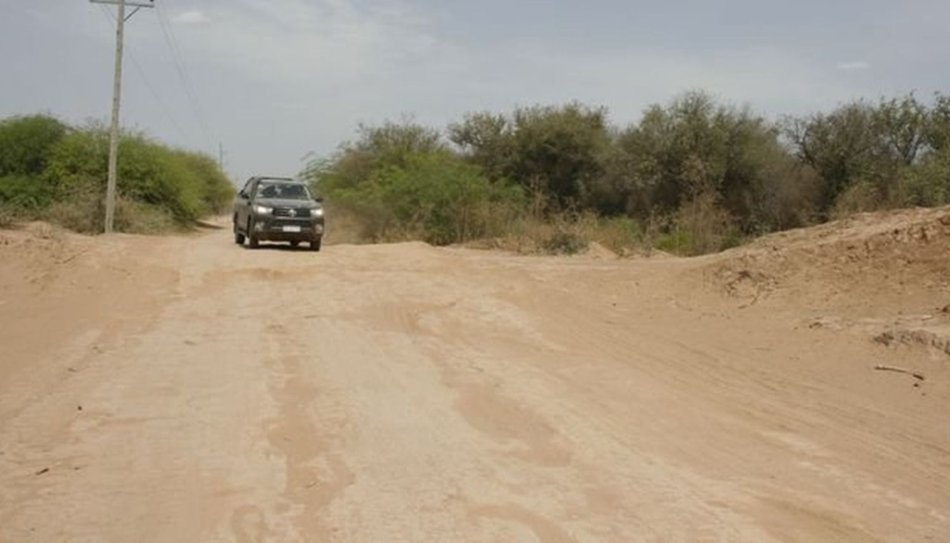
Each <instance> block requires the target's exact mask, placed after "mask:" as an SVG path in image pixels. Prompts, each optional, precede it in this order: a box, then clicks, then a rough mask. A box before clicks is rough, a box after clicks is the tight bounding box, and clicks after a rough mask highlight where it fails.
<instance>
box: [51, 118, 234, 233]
mask: <svg viewBox="0 0 950 543" xmlns="http://www.w3.org/2000/svg"><path fill="white" fill-rule="evenodd" d="M119 156H120V160H119V170H118V193H119V194H120V195H121V196H122V197H124V198H125V199H127V200H129V201H131V202H138V203H141V204H146V205H149V206H153V207H156V208H160V209H162V210H164V211H163V213H164V214H165V215H168V216H170V217H172V218H173V219H174V220H175V221H176V222H178V223H179V224H182V225H187V224H191V223H193V222H194V221H195V220H196V219H198V218H199V217H201V216H203V215H207V214H211V213H218V212H220V211H221V210H222V209H224V207H225V206H226V205H227V203H228V202H229V201H230V199H231V196H232V194H233V189H232V188H231V185H230V183H229V182H228V181H227V178H226V177H225V176H224V174H223V173H222V172H221V171H220V170H218V168H217V166H215V165H214V161H213V160H212V159H210V158H208V157H205V156H203V155H199V154H195V153H189V152H185V151H179V150H173V149H169V148H168V147H165V146H163V145H160V144H158V143H155V142H153V141H150V140H148V139H147V138H145V137H143V136H139V135H131V136H125V137H123V139H122V140H121V142H120V145H119ZM107 175H108V136H107V135H106V134H105V133H104V132H102V131H101V130H97V129H90V130H84V131H77V132H74V133H72V134H70V135H68V136H66V137H65V138H64V139H63V140H62V141H61V142H60V143H59V144H58V145H57V146H56V147H55V148H54V149H53V152H52V153H51V156H50V164H49V167H48V168H47V171H46V176H47V178H48V179H50V184H51V185H53V186H55V190H56V194H57V197H58V199H60V200H62V199H64V198H72V197H74V196H73V195H74V194H77V193H78V194H86V195H88V194H97V195H99V194H105V182H106V178H107ZM67 207H68V206H67ZM80 207H82V206H80ZM69 222H73V221H69ZM118 228H119V226H118V224H117V229H118Z"/></svg>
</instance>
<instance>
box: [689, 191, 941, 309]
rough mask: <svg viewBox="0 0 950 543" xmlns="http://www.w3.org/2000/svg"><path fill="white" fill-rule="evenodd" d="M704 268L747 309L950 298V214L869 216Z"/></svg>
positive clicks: (773, 240) (765, 241)
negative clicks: (785, 298)
mask: <svg viewBox="0 0 950 543" xmlns="http://www.w3.org/2000/svg"><path fill="white" fill-rule="evenodd" d="M701 269H702V273H703V275H704V277H705V278H706V280H707V281H710V282H712V283H713V284H715V285H716V287H717V288H718V289H720V290H721V291H723V292H724V293H725V294H727V295H728V296H731V297H734V298H738V299H741V300H743V301H744V302H745V303H755V302H758V301H761V300H763V299H765V298H769V297H772V296H774V295H776V294H778V293H780V292H784V293H785V294H787V295H791V296H795V297H804V298H805V299H806V300H810V301H820V300H825V299H828V298H839V299H840V298H843V297H852V298H855V297H858V298H860V297H866V296H873V297H878V296H880V295H886V294H903V295H914V296H920V295H923V294H924V293H930V294H935V293H943V294H950V207H943V208H937V209H910V210H900V211H890V212H883V213H865V214H860V215H856V216H854V217H851V218H849V219H845V220H842V221H836V222H832V223H828V224H824V225H821V226H817V227H813V228H805V229H798V230H792V231H788V232H782V233H778V234H773V235H770V236H765V237H763V238H761V239H759V240H757V241H755V242H753V243H752V244H750V245H748V246H745V247H741V248H738V249H734V250H732V251H727V252H725V253H722V254H720V255H715V256H712V257H706V262H704V263H703V265H702V266H701ZM948 298H950V296H948ZM948 301H950V300H948Z"/></svg>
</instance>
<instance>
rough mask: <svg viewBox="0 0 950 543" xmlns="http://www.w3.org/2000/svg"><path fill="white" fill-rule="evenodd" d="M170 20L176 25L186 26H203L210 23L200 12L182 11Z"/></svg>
mask: <svg viewBox="0 0 950 543" xmlns="http://www.w3.org/2000/svg"><path fill="white" fill-rule="evenodd" d="M172 20H173V21H174V22H176V23H180V24H186V25H195V24H203V23H208V22H210V21H211V19H209V18H208V16H207V15H205V14H204V13H202V12H200V11H184V12H182V13H179V14H178V15H176V16H175V18H174V19H172Z"/></svg>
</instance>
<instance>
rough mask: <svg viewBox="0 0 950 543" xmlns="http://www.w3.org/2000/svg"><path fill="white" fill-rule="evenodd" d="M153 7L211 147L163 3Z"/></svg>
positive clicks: (191, 103)
mask: <svg viewBox="0 0 950 543" xmlns="http://www.w3.org/2000/svg"><path fill="white" fill-rule="evenodd" d="M155 7H156V9H155V11H156V12H157V13H158V23H159V26H160V27H161V29H162V36H163V37H164V38H165V44H166V45H167V46H168V50H169V52H170V53H171V57H172V63H173V64H174V66H175V71H176V72H177V73H178V78H179V80H180V81H181V84H182V88H183V89H184V91H185V95H186V97H187V98H188V102H189V104H190V106H191V110H192V113H193V114H194V116H195V119H196V121H197V124H198V126H199V127H200V128H201V131H202V133H203V134H204V136H205V138H206V139H207V140H208V143H209V145H210V146H211V147H212V148H213V147H214V139H213V138H212V137H211V135H210V131H209V130H208V123H207V122H205V117H204V115H203V113H202V110H201V103H200V101H199V100H198V97H197V93H196V92H195V88H194V84H193V83H192V79H191V77H190V75H189V73H188V69H187V67H186V65H185V62H184V60H183V58H182V54H181V49H180V48H179V47H178V40H177V39H176V37H175V31H174V29H173V28H172V25H171V23H170V22H169V20H168V16H167V14H166V13H165V8H164V7H163V4H162V3H160V2H159V3H157V4H156V6H155Z"/></svg>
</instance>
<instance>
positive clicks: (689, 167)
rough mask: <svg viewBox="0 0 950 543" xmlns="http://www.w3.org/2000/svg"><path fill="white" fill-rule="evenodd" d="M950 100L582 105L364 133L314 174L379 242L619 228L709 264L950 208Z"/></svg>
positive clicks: (702, 97)
mask: <svg viewBox="0 0 950 543" xmlns="http://www.w3.org/2000/svg"><path fill="white" fill-rule="evenodd" d="M948 142H950V96H948V95H943V94H937V95H935V96H934V97H933V99H932V100H929V101H925V100H922V99H920V98H918V97H917V96H915V95H913V94H911V95H907V96H903V97H900V98H892V99H880V100H878V101H876V102H871V101H867V100H857V101H853V102H850V103H847V104H843V105H841V106H839V107H837V108H835V109H834V110H832V111H830V112H826V113H815V114H812V115H807V116H801V117H783V118H781V119H779V120H777V121H776V120H769V119H766V118H765V117H764V116H762V115H760V114H758V113H756V112H754V111H753V110H751V109H750V108H748V107H736V106H732V105H728V104H723V103H721V102H720V101H717V100H716V99H715V98H713V97H712V96H711V95H709V94H707V93H704V92H689V93H685V94H683V95H681V96H678V97H677V98H675V99H673V100H672V101H671V102H669V103H668V104H665V105H652V106H650V107H648V108H647V109H646V110H645V111H644V112H643V115H642V118H641V119H640V120H639V122H636V123H633V124H631V125H629V126H626V127H617V126H614V125H613V124H612V123H611V122H610V119H609V116H608V112H607V110H606V109H605V108H601V107H590V106H586V105H583V104H580V103H570V104H566V105H560V106H535V107H522V108H517V109H515V110H514V111H513V112H512V113H510V114H498V113H491V112H479V113H471V114H468V115H466V116H464V118H463V119H461V120H460V121H458V122H454V123H451V124H450V125H449V126H447V127H446V128H445V129H444V130H439V129H435V128H431V127H426V126H422V125H420V124H418V123H415V122H413V121H411V120H409V121H402V122H386V123H383V124H381V125H376V126H361V127H360V128H359V130H358V135H357V138H356V139H355V140H354V141H350V142H346V143H343V144H342V145H341V146H340V147H339V149H338V151H337V152H336V153H334V154H333V155H332V156H330V157H326V158H323V159H320V160H316V161H313V162H312V163H311V164H310V165H309V166H308V168H307V170H306V171H305V172H304V173H305V175H307V176H308V177H309V178H310V180H311V181H312V182H313V184H314V186H315V190H317V191H319V192H322V193H324V194H325V195H326V196H327V198H328V200H329V201H330V202H331V204H335V205H336V206H337V207H338V208H339V209H341V210H345V211H348V212H350V213H352V214H354V215H355V216H357V217H358V218H359V219H360V220H361V222H362V225H363V227H364V232H365V235H366V237H367V238H369V239H375V240H379V239H401V238H407V237H415V238H422V239H425V240H427V241H430V242H433V243H440V244H443V243H457V242H465V241H468V240H471V239H475V238H479V237H484V236H499V235H505V234H507V233H510V232H509V231H510V230H511V229H512V228H523V225H524V224H525V222H526V221H548V222H551V221H554V222H564V221H567V222H570V221H571V220H575V221H576V220H578V219H579V218H583V217H586V218H587V219H588V222H589V221H590V220H593V221H594V222H598V223H601V224H603V223H605V222H610V221H613V222H615V223H616V222H618V221H619V222H620V223H622V224H624V225H626V226H625V230H627V231H629V232H630V236H631V243H634V242H642V241H643V238H644V237H645V236H647V234H650V236H649V237H650V240H651V241H652V242H654V243H657V244H659V246H661V247H663V248H667V249H670V250H674V251H677V252H681V253H687V254H697V253H703V252H709V251H716V250H721V249H723V248H726V247H728V246H731V245H735V244H736V243H739V242H741V240H742V239H745V238H748V237H751V236H755V235H760V234H764V233H768V232H774V231H778V230H783V229H788V228H794V227H798V226H805V225H809V224H815V223H819V222H823V221H827V220H830V219H833V218H837V217H840V216H843V215H846V214H848V213H854V212H859V211H873V210H879V209H886V208H893V207H908V206H937V205H944V204H948V203H950V146H948Z"/></svg>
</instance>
